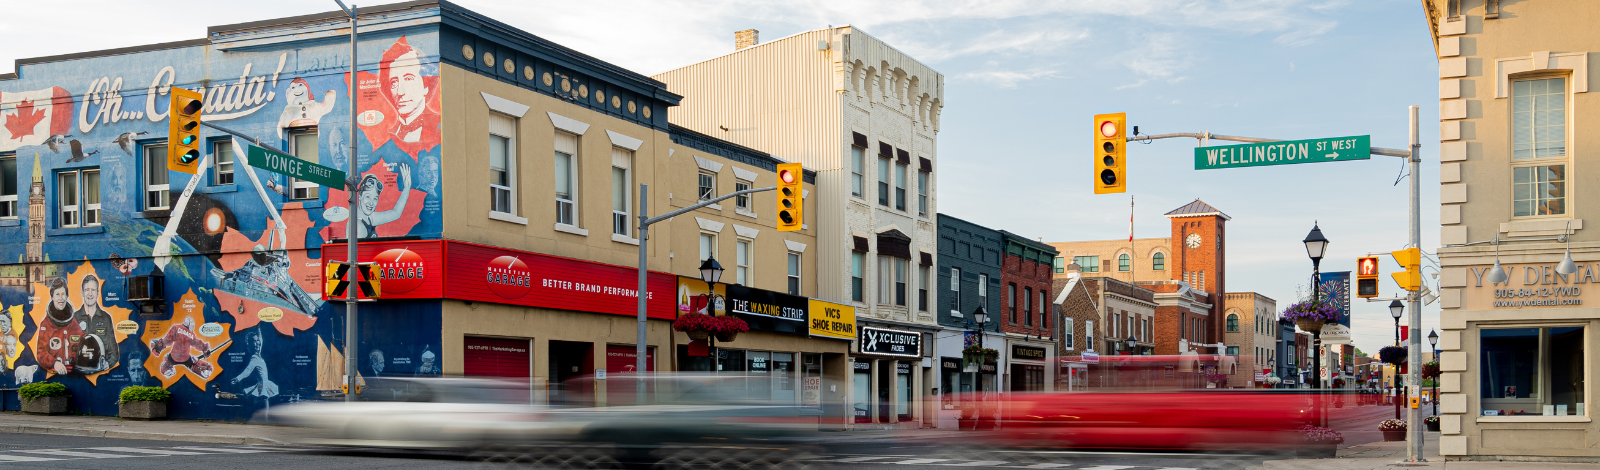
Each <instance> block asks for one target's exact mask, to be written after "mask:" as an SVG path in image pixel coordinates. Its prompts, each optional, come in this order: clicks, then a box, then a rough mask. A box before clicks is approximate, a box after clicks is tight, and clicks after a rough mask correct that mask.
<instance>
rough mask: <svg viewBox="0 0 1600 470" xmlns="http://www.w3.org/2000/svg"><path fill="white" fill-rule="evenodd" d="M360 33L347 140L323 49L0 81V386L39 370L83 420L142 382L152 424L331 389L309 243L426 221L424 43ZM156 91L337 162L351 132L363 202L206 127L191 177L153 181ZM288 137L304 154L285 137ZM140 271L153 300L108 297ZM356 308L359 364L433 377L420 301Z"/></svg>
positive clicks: (157, 171)
mask: <svg viewBox="0 0 1600 470" xmlns="http://www.w3.org/2000/svg"><path fill="white" fill-rule="evenodd" d="M363 39H364V40H363V42H362V44H361V48H362V52H361V56H362V57H367V58H374V59H375V60H373V61H372V62H367V63H364V64H362V67H361V68H362V70H361V71H360V72H358V73H357V74H356V76H355V77H354V78H355V81H354V82H355V84H356V88H357V93H356V101H357V102H358V103H360V106H361V110H362V113H361V114H360V116H359V117H358V119H357V130H356V135H348V129H349V125H350V122H349V120H348V119H349V115H350V110H349V108H348V106H350V101H351V100H350V99H348V98H347V96H349V90H350V85H349V84H350V83H351V80H350V78H351V77H349V75H348V74H347V70H348V69H347V66H348V58H349V55H348V54H349V52H348V49H347V47H345V46H342V45H336V44H329V45H319V46H315V47H306V46H307V44H301V43H289V44H284V45H283V47H282V48H281V49H277V50H273V47H272V46H271V45H259V46H255V47H253V48H251V49H250V50H249V51H245V50H239V49H234V50H229V51H228V52H227V53H226V54H224V53H222V52H220V51H208V48H202V47H190V48H177V49H165V50H156V51H146V52H140V53H135V54H124V55H111V56H103V57H91V58H85V59H77V60H69V61H59V62H52V63H46V64H31V65H26V66H25V67H26V70H25V72H26V73H23V74H19V75H20V76H19V78H16V79H11V80H4V81H0V160H8V161H7V164H8V165H15V168H16V172H15V175H16V181H14V183H15V187H16V188H19V189H20V192H21V194H18V195H17V196H18V198H17V201H16V202H15V207H14V209H12V210H11V211H9V213H7V212H0V383H5V384H7V386H13V384H16V385H20V384H25V383H30V382H35V381H46V380H48V381H54V382H60V383H63V384H66V385H67V386H68V387H69V388H70V389H71V390H72V392H73V403H72V406H73V408H74V409H75V410H76V411H77V412H81V413H89V414H104V415H111V414H115V413H116V396H117V394H118V392H120V390H121V389H122V388H123V387H127V386H130V385H151V386H160V387H164V388H167V389H168V390H171V391H172V392H173V394H174V397H173V401H172V403H171V413H172V416H173V417H175V418H209V419H224V420H244V419H249V418H250V417H251V416H252V415H254V414H256V413H257V412H260V411H262V410H266V409H270V407H271V406H273V405H281V404H284V403H293V402H297V401H302V400H310V399H316V398H319V397H323V396H327V395H329V394H332V393H336V392H337V391H338V389H339V386H338V385H339V381H340V378H341V377H342V376H343V374H344V373H345V370H344V361H343V358H344V357H345V354H346V351H344V350H343V348H344V338H343V331H344V325H343V321H344V318H343V317H344V316H343V308H342V305H341V304H337V303H331V304H330V303H328V302H325V301H323V300H321V296H320V290H321V281H322V280H321V275H322V272H321V271H322V251H321V249H320V247H321V246H322V245H323V244H324V243H328V242H330V241H332V240H334V239H342V238H344V234H345V231H344V230H345V228H344V227H345V224H346V223H352V222H353V223H356V224H357V231H358V233H359V234H360V236H361V237H415V238H423V239H428V238H437V237H438V235H439V231H440V227H441V221H440V214H439V211H440V208H441V207H442V205H441V200H442V199H441V198H442V197H443V194H442V188H441V185H440V183H439V174H438V172H439V169H440V167H441V153H440V148H439V142H440V123H441V122H442V119H441V114H440V109H441V107H440V96H439V93H438V91H439V70H438V55H437V54H438V53H437V50H436V49H437V44H438V38H437V34H436V33H434V32H431V31H429V30H428V28H427V27H410V28H399V29H396V30H393V31H391V32H389V33H382V34H378V33H375V34H371V35H364V36H363ZM202 84H203V85H202ZM172 87H182V88H191V89H196V90H197V91H201V92H202V93H203V94H204V97H205V98H204V106H205V107H204V110H203V113H204V120H205V121H207V122H216V123H219V124H222V125H224V126H226V127H228V128H229V129H231V130H235V131H238V132H241V133H244V134H248V135H252V136H255V137H256V138H260V139H262V140H263V142H265V143H267V144H269V145H273V146H276V147H278V148H279V149H288V150H291V151H294V150H298V152H296V154H297V156H299V157H300V158H305V159H308V160H312V161H315V162H317V163H320V164H322V165H326V166H333V167H337V168H345V167H347V165H348V164H349V162H350V158H351V155H350V149H349V145H350V142H352V140H353V141H354V142H357V143H358V149H357V152H358V153H357V155H358V157H357V160H356V164H357V167H358V168H360V171H359V175H356V177H357V178H358V181H359V182H360V184H359V186H358V188H357V190H358V191H360V192H361V193H362V196H363V198H362V204H361V205H360V206H359V207H357V208H354V210H352V208H350V207H349V205H348V203H347V202H346V201H345V197H346V196H345V195H344V190H343V188H321V187H318V188H316V189H315V190H313V191H311V192H310V194H309V195H310V196H312V197H311V198H304V199H294V198H293V196H294V194H293V193H295V191H292V190H291V189H292V187H293V186H294V185H293V184H291V182H290V181H289V180H288V179H286V178H284V177H283V176H281V175H278V174H274V173H270V172H266V171H262V170H256V169H254V168H252V167H249V166H247V165H246V162H245V158H244V155H245V153H246V149H245V148H244V145H245V144H244V143H243V142H242V141H240V140H238V139H233V138H231V137H229V136H225V135H221V134H220V133H217V132H215V131H211V130H207V131H206V132H205V133H204V134H203V137H205V138H206V139H208V140H207V141H206V145H205V146H204V147H205V150H206V151H207V154H206V155H205V159H206V161H205V164H204V165H202V166H203V169H202V171H201V172H200V174H197V175H188V174H183V173H177V172H168V171H165V170H164V165H165V158H166V155H165V153H164V152H165V146H164V141H163V140H162V139H164V138H165V136H166V133H167V122H166V119H167V114H168V113H167V109H166V108H167V102H168V96H169V95H170V92H171V89H172ZM307 134H314V135H315V136H316V138H317V139H318V142H317V143H316V145H314V146H305V145H300V146H298V148H297V149H296V148H291V145H290V143H291V142H290V141H289V139H290V138H291V136H298V135H307ZM300 143H302V144H303V142H300ZM307 152H309V153H307ZM224 156H227V157H231V159H223V162H222V163H220V164H218V160H219V159H220V158H222V157H224ZM28 157H31V158H28ZM152 165H156V166H155V167H154V168H152ZM8 168H9V166H8ZM10 174H11V173H10V172H8V173H7V175H8V176H9V175H10ZM5 186H6V187H12V186H11V185H5ZM302 187H303V186H302ZM301 192H302V193H303V192H304V191H301ZM7 214H9V215H11V216H14V217H11V218H7V217H6V215H7ZM142 276H160V277H161V279H163V280H164V283H165V288H164V289H163V291H162V292H161V293H162V294H164V296H162V299H164V300H160V301H154V300H143V299H140V300H137V301H135V300H130V299H128V295H129V289H128V288H129V285H130V284H131V283H133V282H136V281H138V280H140V279H143V278H142ZM363 311H364V312H368V311H370V312H382V313H377V314H376V315H375V316H366V317H364V318H369V319H371V318H384V320H385V321H373V322H370V323H369V322H363V324H362V332H363V334H364V335H365V336H364V341H363V342H362V344H361V346H360V349H359V351H358V352H354V353H353V354H358V357H361V358H362V359H363V360H362V361H360V362H361V368H362V370H361V371H359V373H360V374H361V375H367V376H389V375H406V376H413V375H418V376H429V375H438V374H439V364H440V363H441V362H442V357H441V355H442V354H444V353H443V351H441V350H440V349H439V345H440V340H439V334H440V318H439V306H438V303H437V302H400V303H398V304H394V305H381V306H380V305H371V306H364V310H363ZM236 340H237V341H236ZM12 406H14V405H12Z"/></svg>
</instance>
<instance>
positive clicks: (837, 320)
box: [810, 299, 856, 339]
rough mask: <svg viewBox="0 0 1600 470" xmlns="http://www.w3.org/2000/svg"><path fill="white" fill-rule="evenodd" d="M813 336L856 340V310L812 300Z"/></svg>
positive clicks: (850, 307)
mask: <svg viewBox="0 0 1600 470" xmlns="http://www.w3.org/2000/svg"><path fill="white" fill-rule="evenodd" d="M810 310H811V311H810V313H811V336H826V337H829V338H840V339H856V308H855V307H852V306H849V305H842V304H836V303H833V302H827V301H822V300H817V299H811V309H810Z"/></svg>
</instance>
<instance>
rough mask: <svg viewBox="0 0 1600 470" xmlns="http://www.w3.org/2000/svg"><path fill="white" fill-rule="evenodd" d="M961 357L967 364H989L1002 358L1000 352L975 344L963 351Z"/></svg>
mask: <svg viewBox="0 0 1600 470" xmlns="http://www.w3.org/2000/svg"><path fill="white" fill-rule="evenodd" d="M961 357H962V358H963V359H966V361H967V362H974V363H987V362H992V361H994V360H995V359H996V358H998V357H1000V351H996V350H994V349H991V348H982V347H978V345H976V344H974V345H972V346H967V347H966V348H962V349H961Z"/></svg>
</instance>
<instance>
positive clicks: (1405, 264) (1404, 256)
mask: <svg viewBox="0 0 1600 470" xmlns="http://www.w3.org/2000/svg"><path fill="white" fill-rule="evenodd" d="M1391 254H1392V255H1394V261H1395V262H1396V263H1400V268H1401V269H1403V270H1404V271H1400V272H1396V273H1394V274H1391V276H1394V283H1395V284H1399V285H1400V288H1401V289H1405V290H1410V291H1415V290H1420V289H1421V287H1422V250H1421V249H1420V248H1406V249H1404V250H1400V251H1395V252H1393V253H1391Z"/></svg>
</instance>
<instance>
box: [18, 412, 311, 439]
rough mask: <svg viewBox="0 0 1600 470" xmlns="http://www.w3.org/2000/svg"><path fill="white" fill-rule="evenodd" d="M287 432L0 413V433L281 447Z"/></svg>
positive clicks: (237, 426)
mask: <svg viewBox="0 0 1600 470" xmlns="http://www.w3.org/2000/svg"><path fill="white" fill-rule="evenodd" d="M291 432H293V429H291V428H284V427H278V426H261V425H254V424H233V423H221V422H210V421H186V420H173V421H135V420H126V419H119V418H115V417H108V416H76V415H55V416H40V415H28V414H22V413H21V412H17V411H6V412H0V433H18V434H52V435H63V436H84V437H110V438H117V439H150V440H158V441H188V442H211V443H219V444H269V445H281V444H284V443H286V442H287V439H286V436H288V435H289V434H290V433H291Z"/></svg>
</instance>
